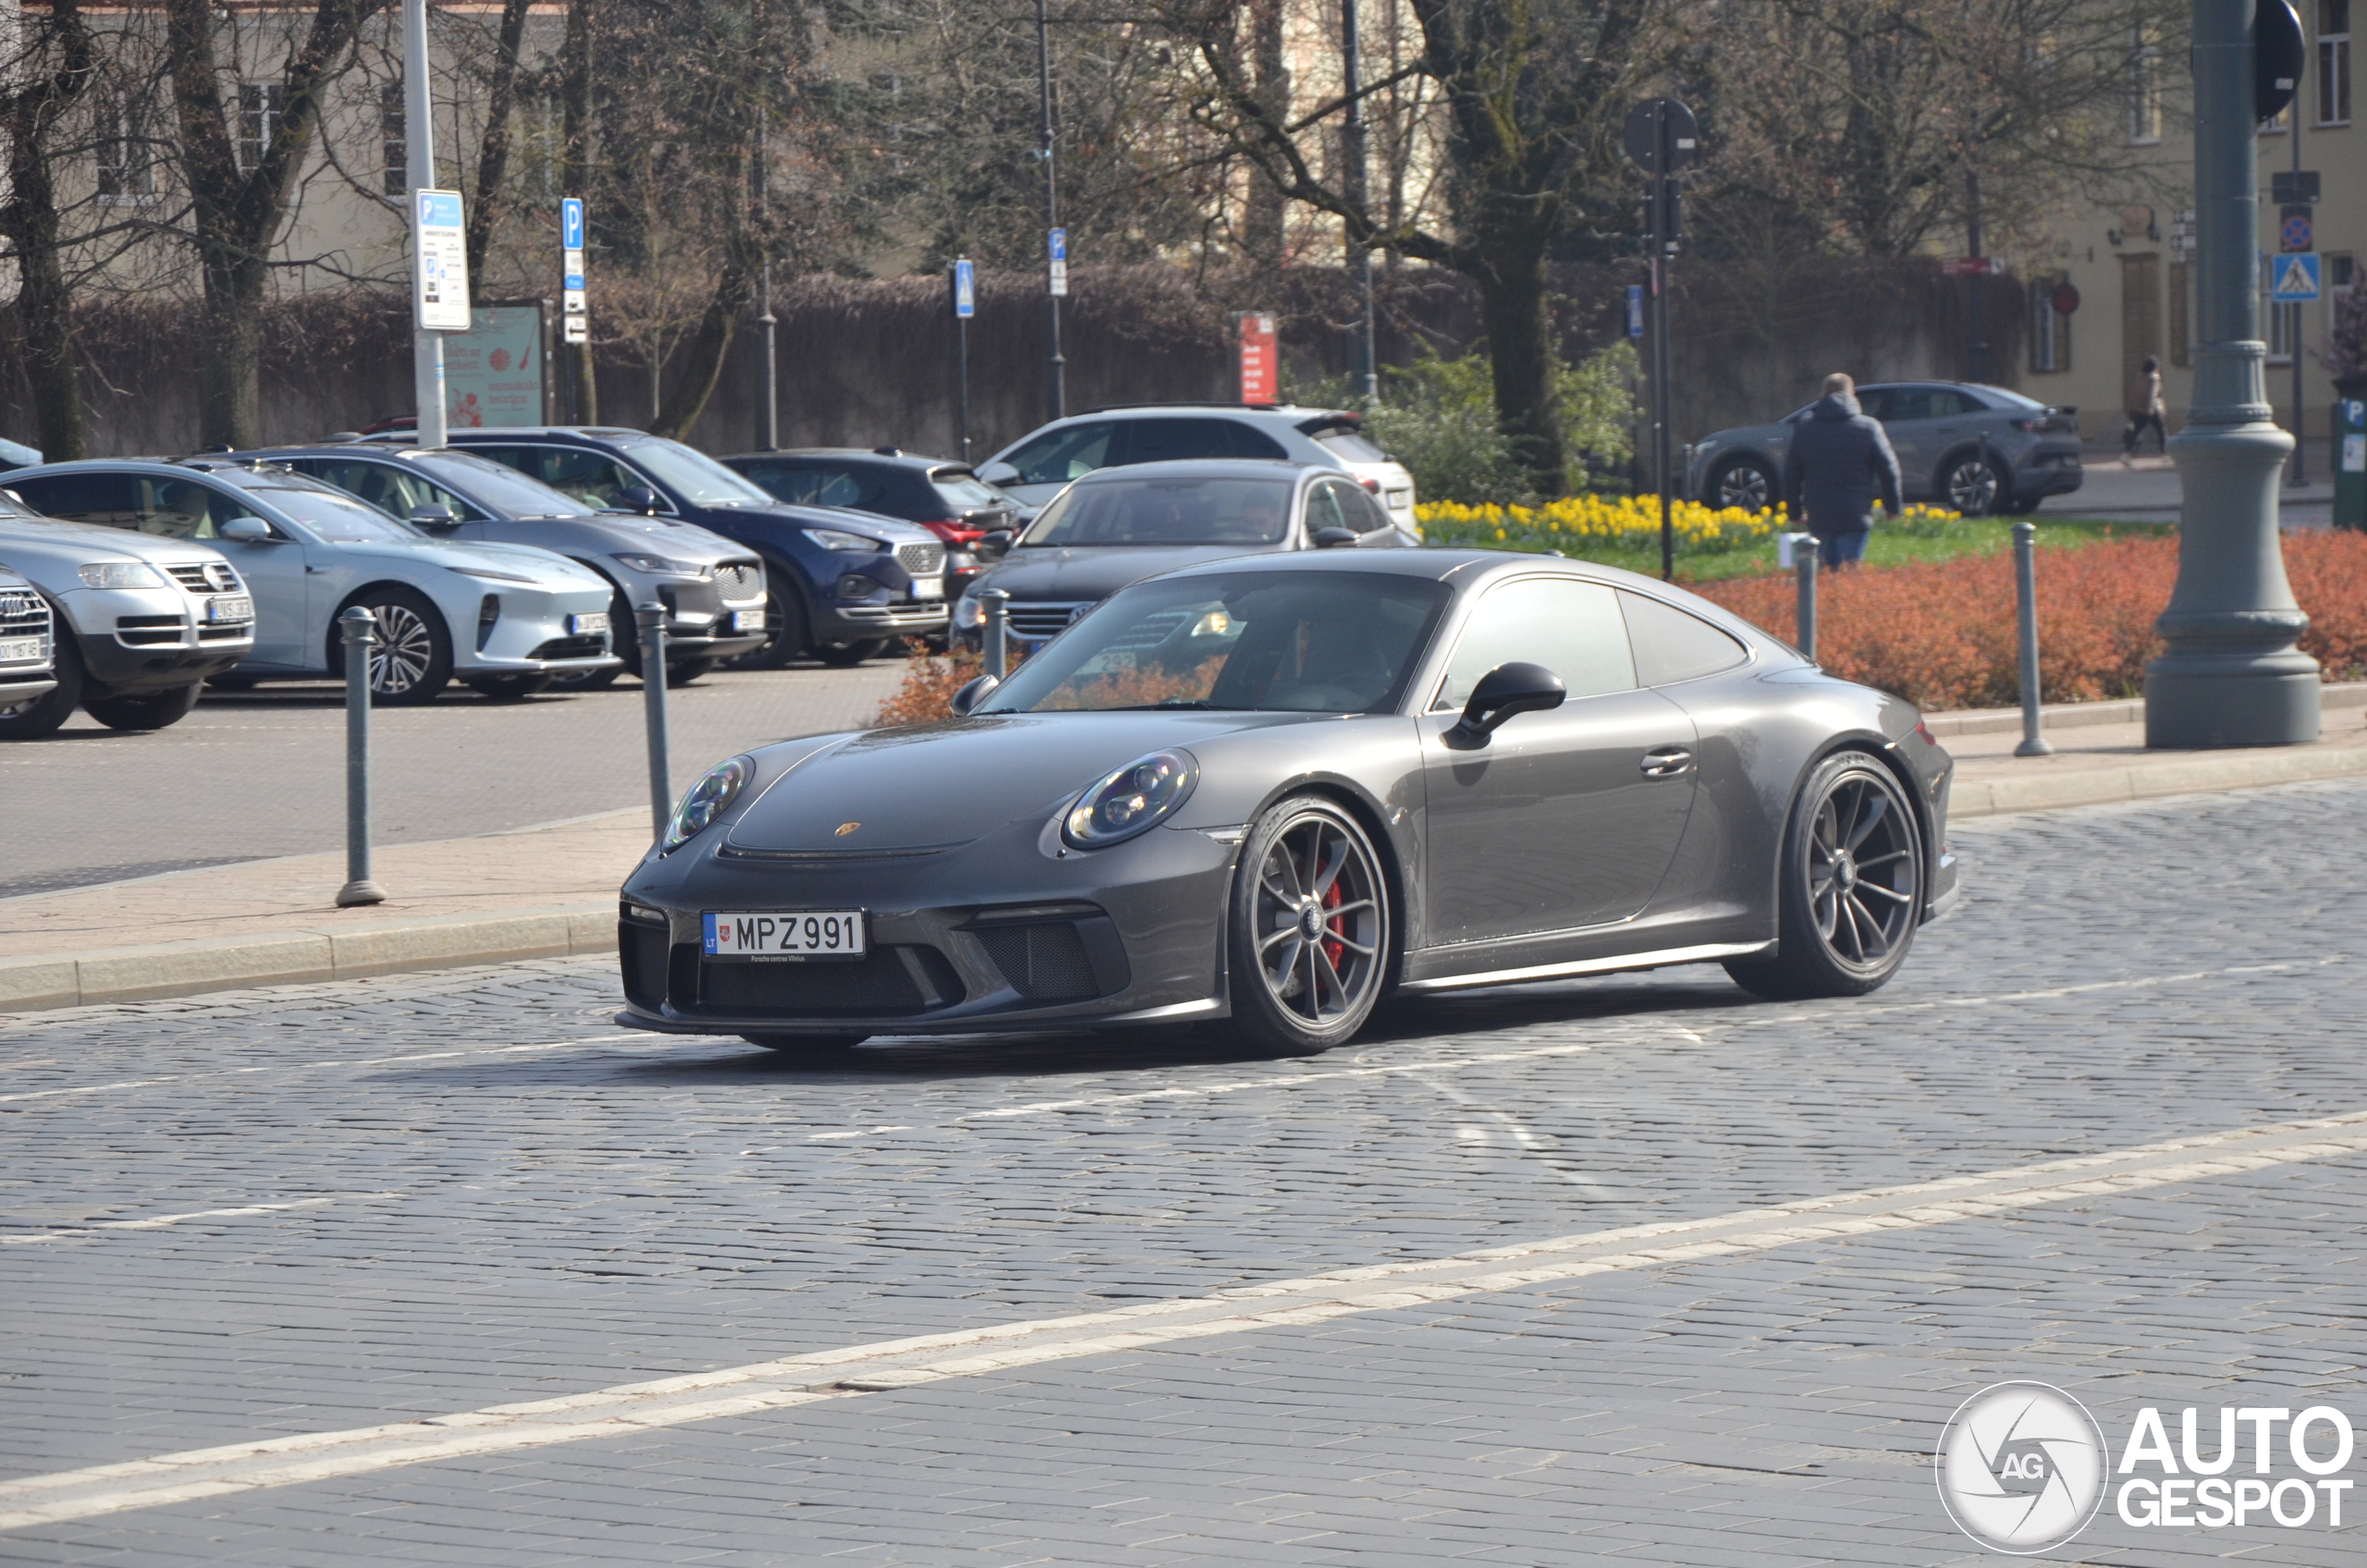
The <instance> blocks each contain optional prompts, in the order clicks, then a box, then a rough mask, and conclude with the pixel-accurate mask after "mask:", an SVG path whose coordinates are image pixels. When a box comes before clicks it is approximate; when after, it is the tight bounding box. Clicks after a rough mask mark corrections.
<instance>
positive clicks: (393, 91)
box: [378, 81, 411, 196]
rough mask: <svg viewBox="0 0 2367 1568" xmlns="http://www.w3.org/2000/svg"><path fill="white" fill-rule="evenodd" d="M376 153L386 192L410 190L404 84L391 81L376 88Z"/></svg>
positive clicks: (397, 194) (392, 193)
mask: <svg viewBox="0 0 2367 1568" xmlns="http://www.w3.org/2000/svg"><path fill="white" fill-rule="evenodd" d="M378 141H379V143H380V145H379V149H378V153H379V157H380V159H381V160H382V161H383V162H384V163H385V165H386V194H387V195H389V196H401V195H406V194H408V193H409V192H410V190H411V131H410V129H409V122H408V121H406V120H405V119H404V118H403V84H402V83H401V82H399V81H390V82H388V83H386V85H385V86H384V87H381V88H380V89H378Z"/></svg>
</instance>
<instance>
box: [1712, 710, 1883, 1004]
mask: <svg viewBox="0 0 2367 1568" xmlns="http://www.w3.org/2000/svg"><path fill="white" fill-rule="evenodd" d="M1781 876H1782V879H1783V880H1782V887H1781V901H1782V915H1781V925H1779V926H1778V928H1777V929H1778V934H1779V936H1780V937H1781V940H1780V942H1779V943H1778V945H1777V951H1776V956H1775V957H1773V958H1772V959H1746V960H1737V961H1735V962H1729V963H1728V964H1727V965H1726V973H1727V974H1731V975H1733V976H1734V978H1735V984H1737V985H1739V986H1742V987H1743V988H1744V989H1745V990H1747V991H1751V992H1754V993H1756V994H1757V995H1759V996H1762V997H1769V998H1780V999H1797V998H1808V997H1862V996H1864V995H1866V993H1868V992H1869V991H1873V990H1877V989H1879V988H1881V986H1883V984H1884V983H1885V982H1887V981H1888V980H1889V979H1890V977H1891V976H1892V975H1893V974H1896V973H1898V966H1899V965H1900V964H1902V963H1904V962H1907V949H1908V948H1909V947H1911V946H1912V945H1913V944H1914V941H1915V927H1916V925H1917V923H1918V922H1919V920H1920V919H1921V917H1922V912H1923V836H1922V829H1921V828H1920V827H1918V826H1917V825H1916V821H1915V810H1914V808H1913V807H1912V806H1910V805H1909V804H1908V803H1907V792H1906V790H1903V789H1901V788H1900V787H1899V782H1898V780H1897V779H1896V778H1893V777H1892V776H1891V773H1890V770H1889V769H1888V768H1886V767H1884V766H1883V765H1882V764H1881V763H1879V762H1876V761H1875V760H1874V759H1873V758H1871V757H1870V756H1868V755H1866V754H1865V753H1862V752H1842V753H1838V754H1836V755H1834V756H1830V757H1827V758H1826V759H1825V760H1824V761H1823V762H1821V763H1819V764H1818V765H1817V766H1816V770H1815V771H1814V772H1812V773H1810V774H1809V781H1808V786H1807V788H1805V789H1803V790H1801V791H1800V797H1799V800H1798V802H1797V803H1796V804H1794V806H1793V808H1792V819H1791V821H1790V823H1789V824H1788V825H1787V826H1786V827H1785V829H1784V861H1783V869H1782V872H1781Z"/></svg>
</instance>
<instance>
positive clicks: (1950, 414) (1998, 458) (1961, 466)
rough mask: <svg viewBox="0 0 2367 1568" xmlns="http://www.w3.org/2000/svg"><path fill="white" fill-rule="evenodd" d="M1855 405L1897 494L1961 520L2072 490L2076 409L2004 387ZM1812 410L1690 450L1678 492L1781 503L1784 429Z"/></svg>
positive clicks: (1886, 391)
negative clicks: (1876, 439)
mask: <svg viewBox="0 0 2367 1568" xmlns="http://www.w3.org/2000/svg"><path fill="white" fill-rule="evenodd" d="M1815 406H1816V405H1815V404H1813V403H1811V404H1809V405H1808V406H1807V407H1806V408H1800V409H1796V410H1793V411H1792V412H1790V413H1788V414H1785V415H1784V417H1783V418H1782V419H1780V420H1777V421H1776V422H1775V423H1772V424H1755V425H1749V426H1747V427H1744V428H1740V429H1735V430H1721V431H1719V432H1718V433H1717V434H1715V435H1707V436H1704V437H1702V439H1701V440H1699V442H1697V443H1695V445H1694V447H1693V457H1692V460H1691V461H1690V462H1689V463H1688V464H1687V465H1686V471H1685V493H1686V495H1687V496H1691V497H1692V498H1693V499H1695V500H1697V501H1700V502H1702V503H1704V504H1706V505H1709V506H1712V507H1740V508H1744V509H1745V510H1747V511H1759V510H1762V509H1764V508H1768V507H1772V506H1773V505H1774V504H1775V503H1776V502H1778V501H1780V500H1782V499H1783V498H1784V479H1783V475H1784V452H1785V451H1786V450H1788V449H1789V447H1790V446H1791V439H1792V427H1793V426H1794V425H1797V424H1798V423H1800V422H1801V421H1802V420H1804V419H1806V418H1808V417H1809V409H1812V408H1814V407H1815ZM1858 406H1859V407H1860V408H1862V409H1863V410H1865V411H1866V412H1867V413H1869V414H1871V415H1872V416H1873V417H1874V418H1876V419H1878V420H1880V421H1882V424H1883V430H1884V431H1885V432H1887V433H1888V435H1890V444H1891V447H1892V448H1893V449H1894V450H1895V451H1896V452H1897V453H1898V468H1899V474H1900V478H1901V481H1902V484H1901V489H1902V491H1903V492H1904V494H1905V496H1906V498H1907V500H1910V501H1932V502H1935V503H1937V504H1938V505H1940V506H1944V507H1946V508H1949V509H1950V510H1952V511H1959V512H1962V513H1963V514H1964V515H1965V516H1967V517H1986V516H1988V515H1989V514H1990V513H1992V512H2008V513H2011V514H2014V515H2016V516H2019V515H2021V514H2022V513H2024V512H2028V511H2030V510H2033V509H2035V508H2036V507H2037V506H2038V504H2039V502H2040V501H2042V500H2043V499H2045V498H2046V497H2047V496H2067V495H2069V494H2070V493H2071V492H2072V491H2074V490H2077V489H2078V488H2079V484H2080V481H2081V478H2082V474H2081V471H2080V467H2079V410H2077V409H2070V408H2059V409H2058V408H2049V407H2048V406H2047V405H2046V404H2044V403H2041V402H2038V401H2035V400H2034V399H2032V398H2025V397H2023V396H2022V395H2021V394H2020V393H2019V392H2009V391H2007V390H2006V389H2005V387H2003V386H1978V385H1975V384H1972V383H1968V382H1957V381H1929V382H1925V381H1917V382H1898V383H1892V384H1884V385H1882V386H1860V387H1859V388H1858Z"/></svg>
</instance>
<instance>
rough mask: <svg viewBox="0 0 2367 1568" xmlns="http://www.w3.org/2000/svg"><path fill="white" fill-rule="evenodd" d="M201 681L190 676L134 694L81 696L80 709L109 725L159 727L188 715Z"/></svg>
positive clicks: (194, 704) (131, 727)
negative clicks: (159, 689)
mask: <svg viewBox="0 0 2367 1568" xmlns="http://www.w3.org/2000/svg"><path fill="white" fill-rule="evenodd" d="M202 684H203V683H202V682H201V681H196V680H192V681H190V683H189V684H188V685H186V686H171V687H167V688H166V689H165V690H164V691H162V692H142V693H141V695H139V696H137V697H85V698H83V699H82V711H83V712H84V713H87V714H89V715H90V716H91V717H92V718H95V719H97V720H98V721H99V722H100V723H101V724H104V725H105V726H106V727H107V728H108V729H166V728H167V727H168V726H171V725H175V724H178V723H179V722H180V721H181V720H182V719H185V718H187V717H189V714H190V709H191V708H193V707H195V706H197V693H198V691H199V689H200V688H201V686H202Z"/></svg>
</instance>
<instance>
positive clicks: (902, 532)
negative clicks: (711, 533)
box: [705, 504, 939, 555]
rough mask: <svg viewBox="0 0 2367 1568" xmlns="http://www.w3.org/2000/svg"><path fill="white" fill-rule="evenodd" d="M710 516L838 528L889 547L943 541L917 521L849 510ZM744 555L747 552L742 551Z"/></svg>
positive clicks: (783, 508) (762, 510)
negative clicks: (875, 540)
mask: <svg viewBox="0 0 2367 1568" xmlns="http://www.w3.org/2000/svg"><path fill="white" fill-rule="evenodd" d="M705 509H706V511H707V515H708V516H710V517H712V518H714V519H715V520H716V521H717V522H718V523H720V522H723V521H726V520H738V519H743V518H744V519H746V520H747V521H751V522H766V523H779V524H784V525H787V526H790V527H794V528H835V529H838V530H840V532H841V533H860V534H862V535H863V536H864V537H865V538H866V539H877V540H878V541H880V542H881V543H882V544H886V545H929V544H936V543H938V542H939V541H938V537H937V535H936V534H934V533H930V532H929V531H928V530H927V529H926V528H923V527H922V526H921V525H920V524H919V523H917V522H906V521H904V520H903V519H902V518H900V517H883V516H881V515H880V514H879V513H877V512H859V511H856V510H854V509H852V508H848V507H792V506H789V505H787V504H783V505H780V506H773V507H710V508H705ZM741 553H742V555H744V554H746V553H747V552H746V551H744V550H743V551H742V552H741Z"/></svg>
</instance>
